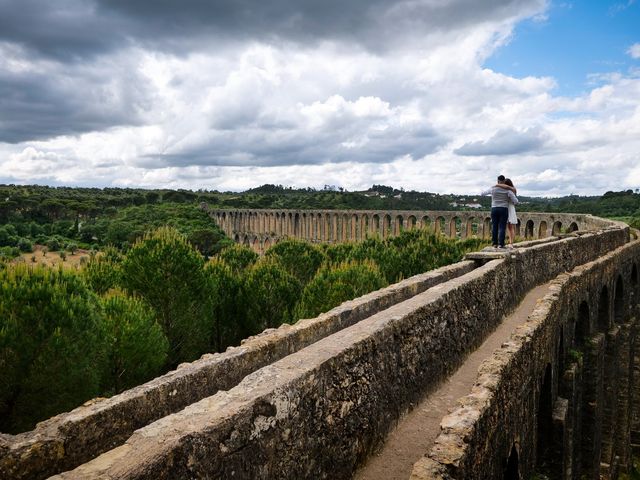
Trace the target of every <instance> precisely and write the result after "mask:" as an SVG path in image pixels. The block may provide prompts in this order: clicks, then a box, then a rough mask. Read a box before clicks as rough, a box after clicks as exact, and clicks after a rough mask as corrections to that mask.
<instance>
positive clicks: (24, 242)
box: [17, 238, 33, 253]
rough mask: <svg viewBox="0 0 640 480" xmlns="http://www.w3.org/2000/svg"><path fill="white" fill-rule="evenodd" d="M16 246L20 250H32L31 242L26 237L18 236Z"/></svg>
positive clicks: (27, 251) (28, 251)
mask: <svg viewBox="0 0 640 480" xmlns="http://www.w3.org/2000/svg"><path fill="white" fill-rule="evenodd" d="M17 247H18V248H19V249H20V251H21V252H25V253H31V252H33V243H31V241H30V240H29V239H28V238H20V239H19V240H18V244H17Z"/></svg>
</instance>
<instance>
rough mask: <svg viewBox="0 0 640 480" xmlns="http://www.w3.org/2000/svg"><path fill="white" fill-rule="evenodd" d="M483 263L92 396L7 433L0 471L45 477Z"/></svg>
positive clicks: (429, 276) (406, 283)
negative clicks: (19, 430) (114, 392)
mask: <svg viewBox="0 0 640 480" xmlns="http://www.w3.org/2000/svg"><path fill="white" fill-rule="evenodd" d="M475 267H476V264H475V263H474V262H472V261H463V262H459V263H456V264H454V265H449V266H445V267H442V268H439V269H436V270H433V271H430V272H426V273H423V274H420V275H416V276H414V277H411V278H409V279H406V280H403V281H401V282H399V283H397V284H394V285H391V286H389V287H387V288H384V289H381V290H378V291H376V292H372V293H369V294H367V295H364V296H362V297H360V298H357V299H354V300H351V301H348V302H345V303H343V304H342V305H340V306H338V307H336V308H334V309H332V310H330V311H329V312H327V313H325V314H322V315H320V316H318V317H317V318H314V319H309V320H301V321H299V322H297V323H296V324H295V325H283V326H282V327H280V328H278V329H270V330H268V331H265V332H264V333H262V334H260V335H257V336H255V337H251V338H248V339H246V340H244V341H243V343H242V345H241V346H240V347H236V348H230V349H229V350H227V351H226V352H225V353H222V354H213V355H205V356H203V357H202V359H200V360H198V361H196V362H193V363H190V364H184V365H181V366H180V367H179V368H178V369H177V370H175V371H172V372H169V373H167V374H166V375H163V376H161V377H158V378H156V379H154V380H152V381H150V382H147V383H145V384H144V385H140V386H138V387H135V388H133V389H131V390H128V391H126V392H123V393H122V394H120V395H116V396H114V397H111V398H109V399H99V400H97V401H92V402H89V403H88V404H85V405H83V406H81V407H79V408H77V409H75V410H73V411H71V412H69V413H63V414H60V415H58V416H56V417H53V418H51V419H49V420H47V421H45V422H42V423H40V424H38V426H37V427H36V429H35V430H33V431H31V432H27V433H24V434H20V435H15V436H12V435H1V436H0V478H4V477H6V478H15V479H20V478H28V479H35V478H44V477H46V476H49V475H53V474H54V473H57V472H61V471H64V470H69V469H71V468H74V467H75V466H77V465H80V464H81V463H82V462H85V461H87V460H89V459H91V458H94V457H96V456H97V455H99V454H100V453H102V452H104V451H107V450H109V449H111V448H113V447H115V446H117V445H119V444H121V443H122V442H124V441H125V440H126V439H127V438H128V437H129V436H130V435H131V434H132V433H133V432H134V430H136V429H138V428H140V427H143V426H145V425H147V424H149V423H151V422H152V421H154V420H157V419H158V418H162V417H164V416H166V415H169V414H171V413H173V412H176V411H179V410H180V409H182V408H184V407H186V406H187V405H189V404H191V403H193V402H196V401H198V400H200V399H202V398H205V397H208V396H210V395H213V394H215V393H216V392H217V391H218V390H227V389H229V388H232V387H233V386H235V385H237V384H238V383H239V382H240V380H242V378H244V377H245V376H246V375H248V374H249V373H251V372H253V371H255V370H257V369H259V368H261V367H263V366H265V365H268V364H269V363H271V362H274V361H276V360H278V359H280V358H282V357H284V356H286V355H289V354H291V353H293V352H295V351H297V350H299V349H301V348H304V347H305V346H307V345H309V344H311V343H313V342H315V341H317V340H319V339H321V338H323V337H325V336H327V335H330V334H332V333H334V332H336V331H339V330H340V329H342V328H345V327H347V326H349V325H353V324H354V323H357V322H358V321H360V320H362V319H363V318H367V317H369V316H371V315H373V314H374V313H376V312H378V311H380V310H384V309H386V308H388V307H389V306H391V305H394V304H396V303H399V302H402V301H403V300H406V299H407V298H410V297H412V296H414V295H416V294H418V293H420V292H423V291H425V290H427V289H428V288H430V287H432V286H434V285H437V284H438V283H441V282H445V281H447V280H450V279H451V278H455V277H458V276H460V275H463V274H465V273H467V272H469V271H471V270H473V269H474V268H475Z"/></svg>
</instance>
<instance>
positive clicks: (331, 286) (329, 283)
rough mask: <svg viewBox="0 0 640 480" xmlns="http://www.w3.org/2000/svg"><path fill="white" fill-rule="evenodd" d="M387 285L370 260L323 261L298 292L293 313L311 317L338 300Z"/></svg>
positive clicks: (333, 305)
mask: <svg viewBox="0 0 640 480" xmlns="http://www.w3.org/2000/svg"><path fill="white" fill-rule="evenodd" d="M385 285H387V282H386V281H385V279H384V277H383V276H382V273H381V272H380V269H379V268H378V267H377V266H376V264H375V263H373V262H371V261H364V262H353V261H352V262H346V263H342V264H339V265H325V266H324V267H322V268H321V269H320V270H319V271H318V273H317V274H316V276H315V277H314V278H313V280H311V281H310V282H309V283H308V284H307V286H306V287H305V288H304V290H303V292H302V296H301V298H300V301H299V302H298V304H297V305H296V308H295V311H294V317H295V318H296V319H299V318H313V317H316V316H318V315H319V314H321V313H323V312H327V311H329V310H331V309H332V308H333V307H336V306H338V305H340V304H341V303H342V302H345V301H347V300H351V299H353V298H356V297H359V296H362V295H364V294H366V293H369V292H372V291H374V290H378V289H380V288H382V287H384V286H385Z"/></svg>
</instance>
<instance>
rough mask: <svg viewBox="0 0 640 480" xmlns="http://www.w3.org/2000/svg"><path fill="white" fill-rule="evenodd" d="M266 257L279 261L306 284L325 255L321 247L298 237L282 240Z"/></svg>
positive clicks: (268, 251)
mask: <svg viewBox="0 0 640 480" xmlns="http://www.w3.org/2000/svg"><path fill="white" fill-rule="evenodd" d="M266 257H268V258H272V259H274V260H275V261H277V262H278V263H279V264H280V265H282V267H283V268H284V269H285V270H286V271H287V272H289V273H290V274H291V275H293V276H294V277H296V278H297V279H298V280H299V281H300V283H301V284H302V285H306V284H307V283H308V282H309V280H311V279H312V278H313V276H314V275H315V274H316V272H317V271H318V269H319V268H320V265H322V262H323V261H324V260H325V256H324V254H323V253H322V250H320V248H319V247H316V246H314V245H313V244H311V243H309V242H305V241H303V240H297V239H289V240H282V241H281V242H278V243H276V244H275V245H274V246H273V247H271V248H270V249H269V250H267V252H266Z"/></svg>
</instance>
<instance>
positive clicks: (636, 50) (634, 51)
mask: <svg viewBox="0 0 640 480" xmlns="http://www.w3.org/2000/svg"><path fill="white" fill-rule="evenodd" d="M627 53H628V54H629V55H630V56H631V58H640V43H634V44H633V45H631V46H630V47H629V50H627Z"/></svg>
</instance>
